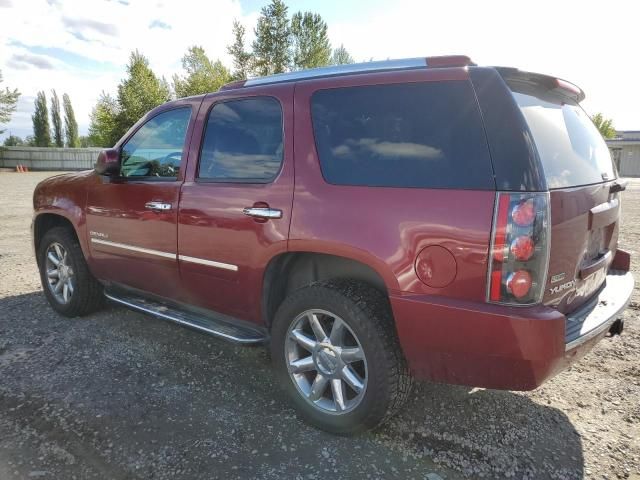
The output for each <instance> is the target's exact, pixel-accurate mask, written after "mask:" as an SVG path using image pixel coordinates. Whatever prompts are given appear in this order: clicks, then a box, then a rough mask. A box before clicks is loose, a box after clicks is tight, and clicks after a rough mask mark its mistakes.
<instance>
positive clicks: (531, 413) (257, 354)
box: [0, 292, 583, 480]
mask: <svg viewBox="0 0 640 480" xmlns="http://www.w3.org/2000/svg"><path fill="white" fill-rule="evenodd" d="M0 378H2V382H0V420H6V419H8V420H9V421H10V422H13V424H16V425H18V426H19V430H23V431H32V430H33V431H37V432H39V434H40V435H42V436H43V438H49V440H48V441H50V442H54V443H55V444H56V445H57V446H58V447H60V448H61V449H64V450H65V451H68V452H70V453H71V454H72V455H73V456H74V457H76V458H77V462H76V463H69V464H65V463H64V462H62V463H61V462H60V461H59V460H55V459H54V460H52V462H53V463H52V465H49V466H48V467H47V466H46V465H45V466H43V467H42V469H43V470H45V469H46V468H45V467H47V468H49V467H51V468H52V469H53V470H55V471H56V472H58V473H59V474H60V476H59V478H71V476H73V475H76V476H77V475H78V474H80V477H83V475H84V473H86V472H84V473H83V472H82V471H81V470H79V468H80V467H81V466H82V465H83V462H84V461H85V460H87V458H90V459H91V468H93V469H94V470H95V471H97V472H102V473H103V474H105V475H106V476H107V477H108V478H112V479H118V478H138V475H139V476H140V478H185V479H191V478H194V479H195V478H204V477H207V478H319V477H320V476H324V475H328V474H330V475H331V476H332V478H368V477H371V478H402V479H409V478H419V479H424V478H425V475H426V473H428V472H438V473H440V474H442V476H443V477H445V478H446V479H447V480H452V479H456V478H479V477H480V476H482V477H483V478H496V479H497V478H500V479H502V478H506V477H510V478H518V479H523V478H528V479H536V480H537V479H556V478H567V479H580V478H582V477H583V454H582V444H581V439H580V436H579V435H578V433H577V432H576V430H575V428H574V427H573V425H572V424H571V422H570V421H569V419H568V418H567V416H566V415H564V414H563V413H562V412H561V411H560V410H558V409H556V408H553V407H550V406H547V405H541V404H540V403H539V402H538V401H536V400H535V398H533V397H532V396H530V395H528V394H519V393H513V392H501V391H492V390H470V389H469V388H465V387H456V386H446V385H436V384H418V385H417V387H416V389H415V390H414V393H413V394H412V396H411V399H410V401H409V402H408V404H407V405H406V407H405V408H404V409H403V411H402V413H401V414H400V415H398V416H397V417H395V418H393V419H392V420H391V421H389V422H388V423H387V424H385V425H384V426H383V427H381V428H380V429H378V430H377V431H375V432H372V433H368V434H363V435H360V436H357V437H353V438H345V437H335V436H332V435H329V434H326V433H324V432H321V431H319V430H316V429H314V428H312V427H309V426H307V425H306V424H305V423H304V422H303V421H302V420H301V419H300V418H298V417H297V415H296V414H295V412H294V411H293V410H292V409H291V407H290V404H289V402H288V400H287V398H286V397H285V395H284V394H283V393H282V391H281V389H280V388H279V386H278V385H277V383H276V380H275V376H274V375H273V371H272V369H271V366H270V362H269V359H268V355H267V354H266V351H265V350H264V349H262V348H247V347H238V346H234V345H231V344H228V343H225V342H222V341H219V340H217V339H214V338H212V337H209V336H206V335H203V334H200V333H197V332H194V331H192V330H189V329H185V328H182V327H179V326H177V325H174V324H171V323H168V322H164V321H161V320H157V319H154V318H151V317H149V316H145V315H142V314H139V313H135V312H132V311H129V310H125V309H123V308H120V307H109V308H107V309H105V310H104V311H101V312H98V313H95V314H93V315H90V316H88V317H85V318H78V319H66V318H63V317H61V316H59V315H57V314H56V313H55V312H54V311H53V310H52V309H51V308H50V307H49V306H48V305H47V302H46V300H45V298H44V295H43V294H42V292H33V293H28V294H24V295H16V296H13V297H6V298H0ZM0 423H1V422H0ZM70 424H72V425H73V429H72V430H73V432H71V433H70V431H69V427H68V426H69V425H70ZM1 426H2V425H0V427H1ZM0 434H1V432H0ZM86 439H91V440H90V442H89V443H87V440H86ZM27 444H28V442H27ZM56 448H57V447H56ZM16 455H18V454H16ZM20 456H21V457H24V458H25V462H26V463H25V465H26V464H28V463H29V462H35V464H38V462H40V460H39V459H40V457H41V456H42V455H41V453H40V447H38V446H35V447H34V448H33V451H27V450H25V451H24V452H22V453H20ZM132 465H135V472H136V475H135V476H131V475H132V472H133V470H132V468H134V467H132ZM83 468H84V467H83ZM105 472H107V473H108V474H107V473H105ZM212 472H213V473H215V475H214V477H211V476H210V475H211V474H212ZM265 472H267V473H268V474H267V473H265ZM26 474H28V472H26ZM26 474H25V476H26ZM269 475H271V476H269ZM83 478H84V477H83Z"/></svg>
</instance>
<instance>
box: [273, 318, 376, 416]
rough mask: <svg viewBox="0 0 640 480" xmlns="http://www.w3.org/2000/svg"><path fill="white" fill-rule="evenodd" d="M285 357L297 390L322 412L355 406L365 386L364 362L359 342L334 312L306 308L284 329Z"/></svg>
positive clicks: (346, 409)
mask: <svg viewBox="0 0 640 480" xmlns="http://www.w3.org/2000/svg"><path fill="white" fill-rule="evenodd" d="M285 358H286V364H287V369H288V372H289V376H290V378H291V380H292V381H293V383H294V385H295V386H296V388H297V389H298V392H299V393H300V394H301V395H302V396H303V397H304V398H305V399H306V400H307V401H308V402H309V403H310V404H311V405H313V406H314V407H315V408H317V409H318V410H320V411H322V412H323V413H329V414H344V413H347V412H350V411H352V410H353V409H354V408H356V407H357V406H358V405H359V404H360V402H361V401H362V398H363V397H364V394H365V391H366V388H367V379H368V377H367V361H366V358H365V354H364V350H363V349H362V346H361V345H360V341H359V340H358V338H357V337H356V335H355V334H354V333H353V331H352V330H351V328H349V326H348V325H347V324H346V323H345V322H344V320H342V319H341V318H340V317H338V316H337V315H334V314H332V313H330V312H327V311H325V310H318V309H313V310H307V311H305V312H303V313H301V314H300V315H298V316H297V317H296V319H295V320H294V321H293V322H292V324H291V326H290V327H289V330H288V332H287V338H286V341H285Z"/></svg>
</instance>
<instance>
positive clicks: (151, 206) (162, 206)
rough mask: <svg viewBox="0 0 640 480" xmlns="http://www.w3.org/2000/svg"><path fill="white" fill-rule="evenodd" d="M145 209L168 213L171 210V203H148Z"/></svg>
mask: <svg viewBox="0 0 640 480" xmlns="http://www.w3.org/2000/svg"><path fill="white" fill-rule="evenodd" d="M144 208H146V209H147V210H153V211H154V212H166V211H168V210H171V204H170V203H162V202H147V203H145V204H144Z"/></svg>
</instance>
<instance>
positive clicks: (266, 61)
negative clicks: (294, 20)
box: [253, 0, 291, 75]
mask: <svg viewBox="0 0 640 480" xmlns="http://www.w3.org/2000/svg"><path fill="white" fill-rule="evenodd" d="M287 10H288V9H287V6H286V5H285V3H284V2H283V1H282V0H271V3H270V4H269V5H267V6H266V7H262V10H261V13H260V17H259V18H258V24H257V25H256V28H255V29H254V32H255V35H256V39H255V41H254V42H253V55H254V58H255V69H256V73H258V75H271V74H273V73H282V72H285V71H286V70H287V68H288V67H289V64H290V61H291V32H290V27H289V18H288V17H287Z"/></svg>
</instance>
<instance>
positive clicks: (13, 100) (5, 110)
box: [0, 71, 20, 133]
mask: <svg viewBox="0 0 640 480" xmlns="http://www.w3.org/2000/svg"><path fill="white" fill-rule="evenodd" d="M0 83H2V71H0ZM19 97H20V92H19V91H18V89H17V88H15V89H13V90H9V88H8V87H5V89H4V90H0V125H2V124H3V123H9V120H11V114H12V113H13V112H15V111H16V106H17V103H18V98H19ZM2 132H4V130H0V133H2Z"/></svg>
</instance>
